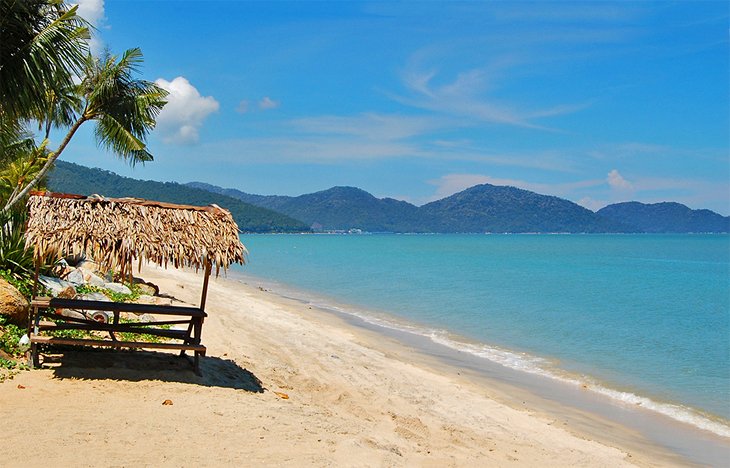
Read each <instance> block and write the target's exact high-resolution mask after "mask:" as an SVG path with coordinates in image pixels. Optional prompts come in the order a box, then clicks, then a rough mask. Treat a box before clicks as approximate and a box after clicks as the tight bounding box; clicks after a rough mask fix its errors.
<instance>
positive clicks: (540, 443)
mask: <svg viewBox="0 0 730 468" xmlns="http://www.w3.org/2000/svg"><path fill="white" fill-rule="evenodd" d="M139 276H140V277H142V278H144V279H146V280H148V281H152V282H154V283H156V284H158V286H160V289H161V292H163V293H165V294H168V295H170V296H173V297H175V298H177V299H179V300H182V301H185V302H187V303H192V304H195V303H197V301H198V300H199V294H200V283H201V282H202V279H201V276H200V275H195V274H194V273H192V272H188V271H178V270H174V269H169V270H164V269H162V268H159V267H155V266H151V265H147V266H144V267H143V269H142V272H141V273H140V274H139ZM206 310H207V311H208V313H209V317H208V319H206V323H205V326H204V328H203V343H204V344H205V345H206V346H208V357H206V358H205V359H204V360H203V362H202V364H203V377H202V378H199V377H197V376H194V375H193V374H192V372H190V371H189V369H187V368H185V367H183V369H180V368H179V366H178V368H177V369H167V368H166V367H165V366H164V365H163V366H162V367H160V364H159V363H157V364H155V365H148V363H146V362H145V361H144V359H147V357H146V356H147V353H102V352H99V353H93V354H92V353H89V352H85V353H82V352H79V353H78V355H79V356H80V357H79V358H77V360H75V361H74V360H72V359H71V358H70V357H69V360H68V362H65V359H66V356H64V357H63V358H61V359H60V361H58V362H56V361H55V360H54V359H51V357H49V359H50V360H49V364H48V365H46V366H45V368H44V369H41V370H37V371H33V372H24V373H22V374H21V375H19V376H17V377H16V379H15V380H13V381H11V383H7V382H6V383H5V384H3V385H0V407H2V408H3V412H4V413H6V415H5V416H6V418H7V420H10V421H29V424H18V425H16V427H15V428H14V429H13V431H11V434H9V436H8V437H7V439H8V442H9V443H8V444H7V446H8V447H10V450H9V452H8V453H7V457H8V458H7V459H6V461H8V462H9V463H10V464H11V465H13V464H15V463H17V464H21V463H22V464H24V465H26V466H37V465H43V464H46V465H47V464H48V463H54V462H55V464H60V465H68V464H73V463H74V462H78V460H84V459H86V460H90V459H93V460H95V461H94V463H99V464H107V465H108V464H113V463H116V464H118V463H119V462H120V460H123V461H124V462H125V463H130V464H142V465H149V464H159V465H189V464H192V463H196V464H202V465H236V464H240V463H241V461H242V460H246V461H247V462H248V463H261V464H269V465H270V464H276V465H289V466H301V465H310V466H311V465H316V466H321V465H332V464H335V465H353V464H362V463H363V462H364V461H365V460H367V464H374V465H389V466H390V465H395V466H404V465H414V464H415V465H428V466H473V465H475V464H493V465H499V464H504V463H508V462H509V463H516V464H518V465H523V466H535V465H546V464H551V465H562V466H585V465H591V466H630V465H634V466H655V465H658V464H659V465H663V466H667V465H679V466H686V465H689V464H692V461H691V460H688V459H686V458H684V457H682V456H680V455H678V454H677V453H673V452H672V451H670V450H667V449H665V448H662V447H660V446H658V445H656V444H654V443H651V442H649V441H647V440H646V438H645V437H644V436H643V435H641V434H640V433H639V432H638V431H636V430H632V429H626V428H625V427H623V426H621V425H620V424H617V423H615V422H612V421H610V420H606V419H605V418H602V417H601V416H600V415H596V414H593V413H591V412H590V411H583V410H580V409H575V408H566V407H565V406H564V405H562V404H560V403H559V402H555V401H553V402H551V401H550V400H549V399H546V398H544V397H541V396H539V395H538V396H536V395H535V394H534V392H533V389H531V388H525V387H524V386H521V383H520V382H517V381H510V380H509V379H506V380H505V381H502V382H500V381H499V379H494V378H490V376H488V375H483V372H479V371H476V370H473V369H469V368H466V367H463V366H458V365H453V364H454V363H450V362H449V359H448V358H449V356H444V355H442V354H443V350H442V349H433V350H431V352H430V353H429V352H423V350H422V349H420V348H419V346H418V343H408V342H403V341H402V340H401V339H400V338H401V337H394V336H388V335H387V334H383V333H382V332H381V331H380V330H375V329H368V328H367V327H363V326H358V324H355V323H351V322H350V321H348V320H346V319H345V318H344V317H342V316H338V315H336V314H334V313H332V311H327V310H321V309H318V308H316V307H313V306H311V305H307V304H306V303H302V302H301V301H297V300H296V299H289V298H285V297H281V296H278V295H276V294H274V293H270V292H268V291H260V290H259V289H258V288H256V287H255V286H252V285H245V284H243V283H241V282H240V281H238V280H235V279H232V278H230V277H229V278H222V277H221V278H218V279H211V282H210V290H209V295H208V306H207V307H206ZM68 354H69V355H70V354H74V353H68ZM160 355H162V356H163V357H164V356H169V358H168V360H173V359H174V360H175V362H178V361H179V360H178V359H177V358H176V357H174V356H173V355H171V354H165V353H150V356H152V357H150V358H149V359H152V358H153V357H154V358H155V359H157V360H158V361H159V359H158V358H157V357H158V356H160ZM99 356H102V357H104V356H106V359H108V360H109V362H108V363H107V364H105V365H99V364H98V363H97V362H95V359H100V358H99ZM78 359H80V360H78ZM86 360H90V361H91V363H90V364H85V362H86ZM170 362H172V361H170ZM257 382H258V383H257ZM16 384H17V385H18V387H17V389H16ZM21 387H22V390H21ZM165 399H171V400H172V401H174V405H175V406H160V404H161V402H162V401H163V400H165ZM40 415H42V416H43V419H42V421H43V424H42V425H38V424H37V423H38V420H37V419H36V417H38V416H40ZM31 436H32V437H39V438H40V440H46V441H49V442H48V443H47V444H46V446H45V447H44V450H43V454H40V453H35V454H33V453H31V454H29V453H28V451H27V450H25V447H26V445H27V444H26V443H25V442H24V441H27V440H29V437H31ZM132 441H134V444H135V446H139V449H137V450H134V452H133V453H131V452H130V450H129V448H128V447H129V446H130V445H129V444H130V443H131V442H132ZM69 446H71V447H73V450H69ZM145 449H147V450H145ZM201 449H202V450H201ZM91 457H94V458H91ZM695 463H697V462H696V461H695ZM700 463H701V462H700Z"/></svg>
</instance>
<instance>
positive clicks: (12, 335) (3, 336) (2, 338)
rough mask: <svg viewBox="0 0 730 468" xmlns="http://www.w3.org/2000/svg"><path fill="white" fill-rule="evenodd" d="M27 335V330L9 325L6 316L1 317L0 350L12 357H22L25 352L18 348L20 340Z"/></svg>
mask: <svg viewBox="0 0 730 468" xmlns="http://www.w3.org/2000/svg"><path fill="white" fill-rule="evenodd" d="M24 334H25V329H23V328H20V327H19V326H17V325H13V324H12V323H8V318H7V317H6V316H5V315H0V349H2V350H3V351H5V352H6V353H8V354H9V355H11V356H20V355H21V354H23V351H22V350H21V349H20V348H19V347H18V340H20V337H21V336H23V335H24Z"/></svg>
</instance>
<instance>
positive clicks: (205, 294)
mask: <svg viewBox="0 0 730 468" xmlns="http://www.w3.org/2000/svg"><path fill="white" fill-rule="evenodd" d="M210 267H211V264H210V259H208V258H206V259H205V278H203V294H202V295H201V296H200V310H205V299H206V298H207V297H208V278H210Z"/></svg>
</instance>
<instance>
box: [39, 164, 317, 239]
mask: <svg viewBox="0 0 730 468" xmlns="http://www.w3.org/2000/svg"><path fill="white" fill-rule="evenodd" d="M48 189H49V190H52V191H56V192H67V193H79V194H85V195H88V194H92V193H98V194H102V195H104V196H107V197H138V198H146V199H149V200H158V201H163V202H168V203H180V204H185V205H202V206H204V205H209V204H211V203H215V204H216V205H218V206H221V207H223V208H226V209H227V210H229V211H230V212H231V214H232V215H233V218H234V219H235V220H236V223H237V224H238V227H239V228H240V229H241V230H242V231H244V232H307V231H309V228H308V226H307V225H306V224H304V223H302V222H301V221H297V220H296V219H293V218H290V217H289V216H286V215H283V214H280V213H277V212H274V211H271V210H269V209H265V208H260V207H257V206H253V205H251V204H248V203H245V202H242V201H240V200H237V199H235V198H231V197H227V196H223V195H218V194H214V193H211V192H208V191H205V190H200V189H196V188H192V187H188V186H185V185H181V184H176V183H163V182H155V181H151V180H136V179H131V178H128V177H121V176H119V175H117V174H114V173H113V172H109V171H103V170H101V169H91V168H88V167H84V166H79V165H77V164H72V163H68V162H64V161H57V162H56V168H55V169H54V170H53V171H52V172H51V173H50V174H49V177H48Z"/></svg>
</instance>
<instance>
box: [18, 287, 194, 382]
mask: <svg viewBox="0 0 730 468" xmlns="http://www.w3.org/2000/svg"><path fill="white" fill-rule="evenodd" d="M31 307H32V314H33V315H32V317H31V319H32V320H31V321H30V324H29V330H28V332H29V333H28V336H29V337H30V344H31V348H30V362H31V365H33V366H38V365H39V356H38V352H39V349H38V347H39V345H73V346H105V347H111V348H148V349H174V350H180V355H181V356H184V355H185V351H192V352H194V355H195V357H194V360H193V367H194V370H195V373H196V374H200V356H205V352H206V348H205V346H203V345H202V344H201V343H200V335H201V332H202V329H203V321H204V319H205V317H207V316H208V314H206V313H205V311H203V310H202V309H200V308H198V307H181V306H161V305H155V304H134V303H125V302H105V301H87V300H83V299H63V298H58V297H53V298H51V297H37V298H34V299H33V301H32V302H31ZM55 309H70V310H78V311H96V310H101V311H105V312H112V313H113V314H114V316H113V319H112V322H110V323H102V322H97V321H95V320H92V319H88V318H77V317H68V316H65V315H61V314H57V313H56V312H55ZM121 312H131V313H135V314H155V315H167V316H172V317H180V318H175V319H171V320H163V321H157V322H131V323H121V322H120V313H121ZM42 318H52V319H54V321H42V320H41V319H42ZM160 325H185V326H186V327H185V329H184V330H183V329H167V328H160ZM48 330H83V331H88V332H91V331H98V332H106V333H108V334H109V338H110V339H108V340H105V339H87V338H83V339H82V338H61V337H54V336H45V335H41V334H40V333H41V331H48ZM117 333H133V334H137V335H142V334H147V335H152V336H159V337H162V338H168V339H173V340H180V341H182V343H168V342H165V343H157V342H150V341H125V340H119V339H118V338H117V336H116V334H117Z"/></svg>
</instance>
